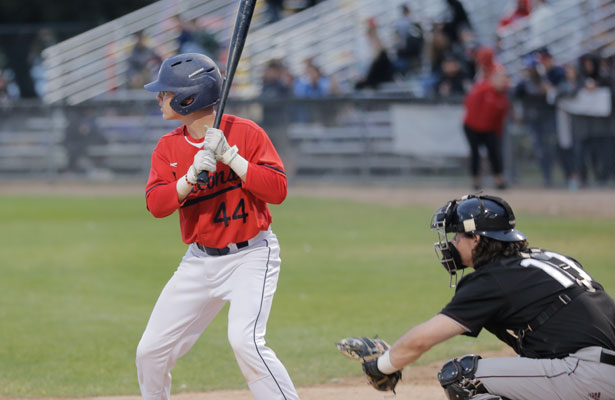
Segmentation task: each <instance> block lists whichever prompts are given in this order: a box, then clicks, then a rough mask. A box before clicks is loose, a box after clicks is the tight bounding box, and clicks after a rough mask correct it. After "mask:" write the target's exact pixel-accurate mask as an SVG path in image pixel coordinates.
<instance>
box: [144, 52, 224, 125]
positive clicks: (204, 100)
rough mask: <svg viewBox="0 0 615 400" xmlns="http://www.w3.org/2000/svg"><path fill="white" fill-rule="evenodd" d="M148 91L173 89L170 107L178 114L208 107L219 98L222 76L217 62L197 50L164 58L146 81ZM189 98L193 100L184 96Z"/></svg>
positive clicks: (169, 90) (170, 90)
mask: <svg viewBox="0 0 615 400" xmlns="http://www.w3.org/2000/svg"><path fill="white" fill-rule="evenodd" d="M145 89H147V90H149V91H150V92H163V91H164V92H167V91H168V92H173V93H174V94H175V96H173V98H172V99H171V108H172V109H173V110H175V111H176V112H177V113H179V114H181V115H187V114H190V113H192V112H195V111H198V110H202V109H204V108H207V107H211V106H213V105H214V104H216V103H218V101H219V100H220V92H221V89H222V76H221V75H220V69H219V68H218V66H217V65H216V63H215V62H214V61H213V60H212V59H211V58H209V57H207V56H206V55H203V54H198V53H186V54H179V55H176V56H173V57H170V58H167V59H166V60H164V62H163V63H162V65H161V66H160V71H159V72H158V79H157V80H155V81H154V82H151V83H148V84H147V85H145ZM189 98H192V102H190V103H188V102H187V101H186V100H187V99H189Z"/></svg>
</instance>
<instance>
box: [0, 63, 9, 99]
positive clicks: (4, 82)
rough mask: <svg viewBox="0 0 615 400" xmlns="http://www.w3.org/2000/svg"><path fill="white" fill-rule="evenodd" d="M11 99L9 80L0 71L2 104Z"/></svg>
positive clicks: (0, 97)
mask: <svg viewBox="0 0 615 400" xmlns="http://www.w3.org/2000/svg"><path fill="white" fill-rule="evenodd" d="M10 101H11V96H10V95H9V80H8V79H6V77H5V76H4V73H2V71H0V105H4V104H8V103H9V102H10Z"/></svg>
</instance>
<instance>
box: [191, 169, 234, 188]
mask: <svg viewBox="0 0 615 400" xmlns="http://www.w3.org/2000/svg"><path fill="white" fill-rule="evenodd" d="M240 180H241V178H240V177H239V176H238V175H237V174H236V173H235V171H233V170H232V169H230V168H229V169H224V170H221V171H216V172H214V173H211V172H210V173H209V174H208V175H207V183H199V184H197V185H196V186H195V188H194V191H195V192H200V191H203V190H213V189H216V188H218V187H220V186H223V185H225V184H227V183H235V182H237V181H240Z"/></svg>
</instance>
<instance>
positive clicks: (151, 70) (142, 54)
mask: <svg viewBox="0 0 615 400" xmlns="http://www.w3.org/2000/svg"><path fill="white" fill-rule="evenodd" d="M126 61H127V63H128V69H127V72H126V73H127V87H128V88H129V89H143V85H145V84H146V83H148V82H150V81H152V80H153V79H154V78H155V77H156V75H157V74H158V69H159V67H160V64H161V63H162V58H161V57H160V56H159V55H158V53H156V51H155V50H154V49H152V48H151V47H150V46H149V45H147V43H146V38H145V34H144V32H143V31H140V32H137V33H136V35H135V44H134V46H133V48H132V51H131V53H130V56H128V59H127V60H126Z"/></svg>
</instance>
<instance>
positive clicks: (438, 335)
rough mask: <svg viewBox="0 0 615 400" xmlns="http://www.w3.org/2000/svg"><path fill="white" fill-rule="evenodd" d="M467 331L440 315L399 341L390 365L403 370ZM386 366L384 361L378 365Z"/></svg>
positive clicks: (394, 347) (396, 343)
mask: <svg viewBox="0 0 615 400" xmlns="http://www.w3.org/2000/svg"><path fill="white" fill-rule="evenodd" d="M467 331H468V330H467V329H466V328H465V327H463V326H461V325H459V323H458V322H457V321H455V320H454V319H452V318H450V317H447V316H446V315H444V314H438V315H436V316H434V317H433V318H431V319H429V320H427V321H425V322H423V323H421V324H419V325H417V326H415V327H413V328H412V329H410V330H409V331H408V332H406V333H405V334H403V335H402V336H401V337H400V338H399V339H397V341H396V342H395V343H394V344H393V346H392V347H391V350H390V351H389V354H388V356H389V360H390V364H391V365H393V366H395V367H394V368H403V367H405V366H406V365H408V364H411V363H413V362H414V361H416V360H417V359H418V358H419V357H420V356H421V355H423V353H425V352H426V351H427V350H429V349H431V348H432V347H433V346H435V345H437V344H438V343H442V342H444V341H446V340H448V339H450V338H452V337H455V336H457V335H460V334H462V333H464V332H467ZM386 365H387V364H385V363H384V360H383V361H380V362H379V363H378V367H381V366H382V367H385V366H386ZM383 372H386V369H383Z"/></svg>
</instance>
